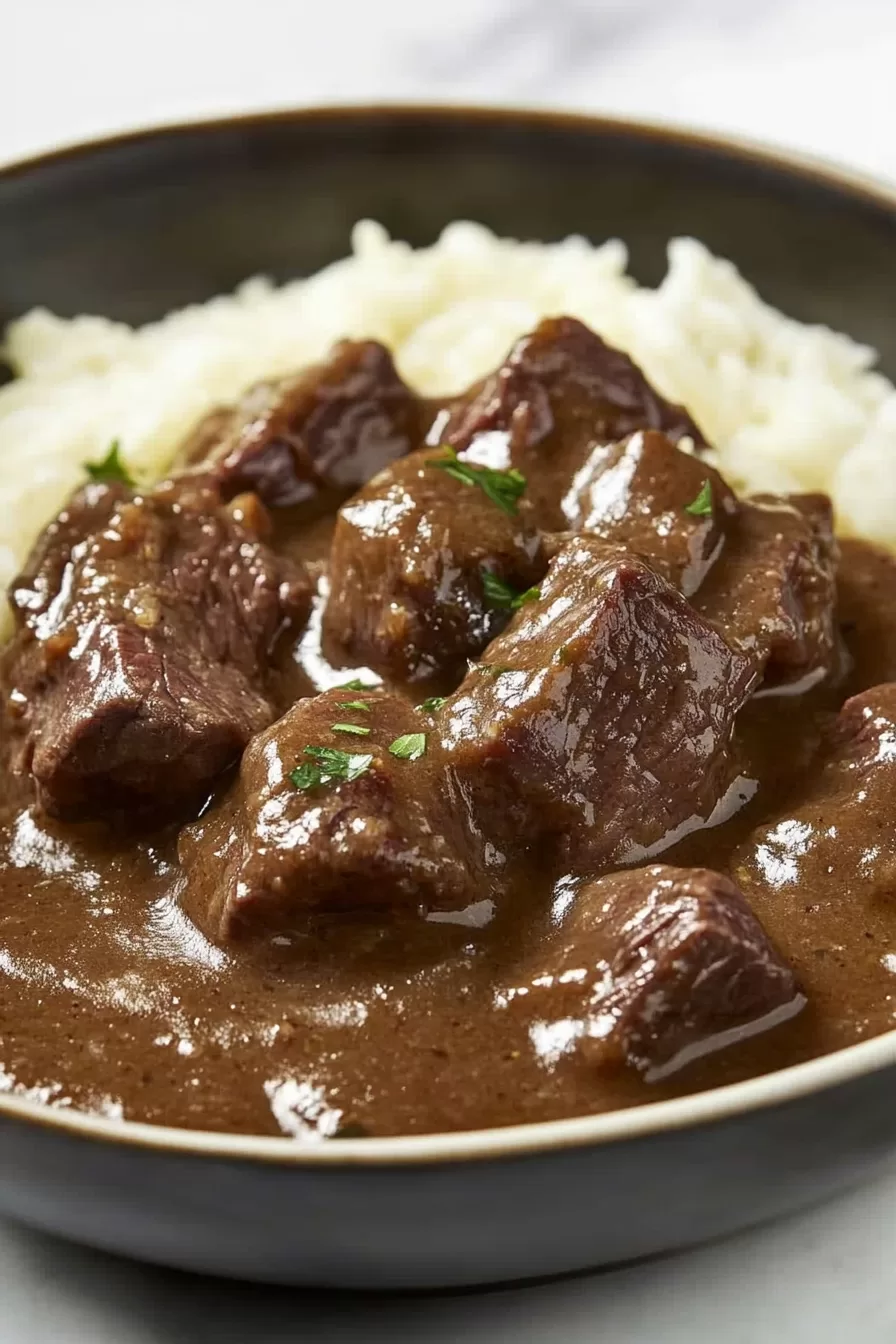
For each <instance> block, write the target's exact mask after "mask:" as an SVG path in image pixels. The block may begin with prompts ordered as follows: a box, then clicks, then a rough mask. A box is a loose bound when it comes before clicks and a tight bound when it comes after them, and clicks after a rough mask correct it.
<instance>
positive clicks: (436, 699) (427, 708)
mask: <svg viewBox="0 0 896 1344" xmlns="http://www.w3.org/2000/svg"><path fill="white" fill-rule="evenodd" d="M447 699H448V697H447V695H431V696H430V697H429V699H428V700H424V701H423V704H422V705H421V706H420V708H421V709H422V710H423V711H424V713H426V714H437V713H438V712H439V710H440V709H441V708H442V706H443V705H444V703H445V701H446V700H447Z"/></svg>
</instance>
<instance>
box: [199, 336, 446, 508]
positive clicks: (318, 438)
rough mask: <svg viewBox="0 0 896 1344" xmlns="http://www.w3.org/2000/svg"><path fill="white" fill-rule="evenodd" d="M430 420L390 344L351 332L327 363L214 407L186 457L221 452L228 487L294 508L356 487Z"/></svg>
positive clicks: (407, 446)
mask: <svg viewBox="0 0 896 1344" xmlns="http://www.w3.org/2000/svg"><path fill="white" fill-rule="evenodd" d="M425 427H426V422H425V418H424V411H423V406H422V404H421V402H420V401H419V399H418V398H417V397H416V396H415V395H414V394H413V392H411V391H410V389H409V388H408V387H407V386H406V385H405V384H404V383H403V382H402V381H401V379H400V378H399V376H398V374H397V373H396V371H395V365H394V364H393V363H392V357H391V355H390V354H389V352H388V350H386V349H385V347H384V346H382V345H379V344H378V343H377V342H376V341H341V342H340V343H339V344H338V345H337V346H336V347H335V348H334V349H333V351H332V352H331V354H330V356H329V358H328V359H327V360H326V362H325V363H323V364H319V365H316V366H315V367H314V368H311V369H307V370H306V371H304V372H303V373H301V374H299V375H298V376H296V377H292V378H282V379H280V380H278V381H276V382H270V383H259V384H257V385H256V386H255V387H253V388H250V390H249V391H248V392H247V393H246V395H245V396H244V397H243V398H242V400H241V401H240V402H239V403H238V404H237V405H236V406H235V407H234V408H233V409H232V410H227V409H223V410H219V411H214V412H212V414H211V415H210V416H208V417H207V418H206V419H205V420H204V421H203V422H202V423H201V424H200V425H199V426H198V428H197V430H196V431H195V433H194V435H193V438H192V440H191V441H190V443H189V444H188V445H187V447H186V449H185V452H184V457H185V458H186V460H187V461H200V462H202V463H203V464H204V465H206V466H207V464H208V463H209V461H211V462H212V463H213V464H214V467H215V471H216V475H217V477H218V479H219V481H220V485H221V490H222V493H223V494H224V495H225V496H228V497H229V496H233V495H238V494H242V493H244V492H245V491H248V490H254V491H255V492H256V493H257V494H258V496H259V497H260V498H261V499H262V500H263V502H264V503H265V504H267V505H268V507H269V508H287V507H289V506H294V505H298V504H308V503H310V502H311V501H313V500H315V499H316V498H318V497H320V496H323V497H324V499H325V500H327V499H329V498H331V497H332V495H333V494H336V495H337V496H338V494H339V493H340V492H341V493H342V494H343V495H345V494H348V493H349V491H351V490H356V489H357V488H358V487H359V486H360V485H363V484H364V482H365V481H368V480H369V479H370V477H371V476H373V475H375V473H376V472H378V471H379V470H380V469H381V468H382V467H384V466H386V465H387V463H389V462H391V461H392V460H393V459H394V458H396V457H402V456H404V454H405V453H407V452H409V451H410V450H411V449H412V448H415V447H416V446H417V444H418V443H419V442H420V440H421V439H422V437H423V434H424V432H425Z"/></svg>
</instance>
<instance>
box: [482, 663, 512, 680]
mask: <svg viewBox="0 0 896 1344" xmlns="http://www.w3.org/2000/svg"><path fill="white" fill-rule="evenodd" d="M474 666H477V667H481V668H482V671H483V672H484V673H485V675H486V676H487V677H503V675H504V673H505V672H514V671H516V669H515V668H513V667H505V666H504V665H503V664H502V663H477V664H474Z"/></svg>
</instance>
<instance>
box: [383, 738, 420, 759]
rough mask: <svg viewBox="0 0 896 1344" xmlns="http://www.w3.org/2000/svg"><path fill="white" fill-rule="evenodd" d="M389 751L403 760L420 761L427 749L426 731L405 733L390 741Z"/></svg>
mask: <svg viewBox="0 0 896 1344" xmlns="http://www.w3.org/2000/svg"><path fill="white" fill-rule="evenodd" d="M389 751H390V752H391V754H392V755H393V756H397V757H398V758H399V760H402V761H419V759H420V757H421V756H422V755H424V753H425V751H426V734H425V733H405V734H404V736H403V737H396V739H395V741H394V742H390V743H389Z"/></svg>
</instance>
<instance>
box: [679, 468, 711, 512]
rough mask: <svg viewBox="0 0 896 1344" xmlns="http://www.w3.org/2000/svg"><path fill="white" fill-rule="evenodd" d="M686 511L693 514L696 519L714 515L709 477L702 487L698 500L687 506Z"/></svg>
mask: <svg viewBox="0 0 896 1344" xmlns="http://www.w3.org/2000/svg"><path fill="white" fill-rule="evenodd" d="M684 511H685V513H692V514H693V515H694V517H695V518H705V517H706V516H707V514H710V513H712V485H711V483H710V481H709V478H708V477H707V479H706V480H705V481H704V482H703V484H702V485H701V487H700V493H699V495H698V496H697V498H696V499H693V500H691V502H690V504H686V505H685V509H684Z"/></svg>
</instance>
